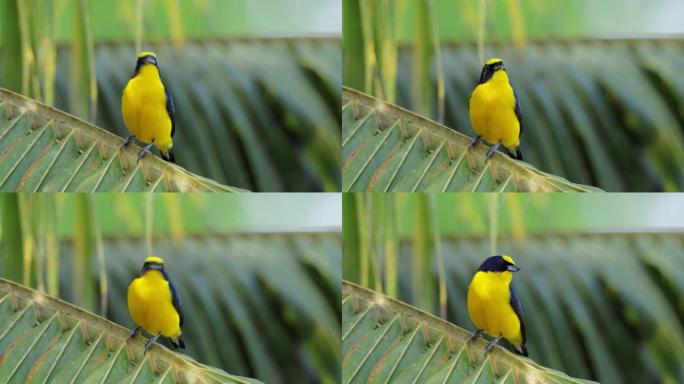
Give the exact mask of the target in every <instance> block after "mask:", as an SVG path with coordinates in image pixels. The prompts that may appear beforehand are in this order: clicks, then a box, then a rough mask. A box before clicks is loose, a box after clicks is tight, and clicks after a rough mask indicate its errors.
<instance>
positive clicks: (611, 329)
mask: <svg viewBox="0 0 684 384" xmlns="http://www.w3.org/2000/svg"><path fill="white" fill-rule="evenodd" d="M421 246H422V245H421V244H419V243H416V242H413V241H403V242H401V245H400V249H399V255H400V257H399V259H398V260H397V261H396V267H397V268H398V271H397V275H398V276H400V277H401V281H400V284H399V292H398V294H397V298H398V299H400V300H404V301H407V302H409V303H416V304H417V303H418V298H422V297H423V296H421V292H420V291H419V289H425V288H424V286H423V285H421V286H414V285H413V284H411V283H410V282H411V281H414V280H416V279H419V281H421V282H427V283H426V285H427V286H431V288H432V290H435V291H436V289H437V286H438V281H439V275H438V272H437V271H438V267H437V261H436V260H433V261H432V262H431V263H430V265H429V266H428V269H427V273H424V274H420V275H419V276H418V275H416V274H415V272H414V271H415V270H416V268H415V267H414V265H415V260H414V257H413V255H414V254H415V253H416V252H418V249H419V247H421ZM497 249H498V250H499V252H497V253H502V254H509V255H511V256H513V257H514V258H515V260H516V263H517V264H518V265H519V266H520V267H521V271H520V272H517V273H516V275H515V278H514V279H513V285H514V287H515V289H516V292H517V294H518V296H519V298H520V300H521V302H522V306H523V310H524V313H525V323H526V328H527V348H528V351H529V353H530V358H532V359H534V360H535V361H538V362H539V363H540V364H543V365H545V366H549V367H554V368H555V369H559V370H563V371H564V372H567V373H568V374H571V375H573V376H578V377H591V378H595V379H596V380H599V381H601V382H606V383H612V382H626V381H629V382H649V381H662V382H680V381H682V380H683V379H684V371H682V367H683V366H684V355H682V353H681V351H683V350H684V328H683V327H682V325H681V321H680V319H681V318H682V314H683V313H684V307H683V306H682V303H681V302H680V301H679V300H677V299H676V298H678V297H682V295H684V284H683V283H682V279H681V277H680V276H679V272H680V271H681V270H682V268H684V259H683V258H682V255H683V254H684V237H683V236H682V235H681V234H679V233H667V232H665V233H641V234H639V233H637V234H630V233H614V234H610V233H609V234H604V233H587V234H582V233H580V234H565V235H557V234H537V235H532V236H527V237H525V238H524V240H523V239H514V238H511V237H503V238H500V239H499V240H498V243H497ZM440 251H441V254H442V255H443V259H444V267H443V268H444V280H445V281H444V283H445V284H446V287H447V292H448V300H447V303H448V307H447V311H446V312H447V317H446V318H447V319H448V321H450V322H452V323H454V324H459V325H462V326H466V327H467V328H470V329H472V325H471V324H472V323H471V320H470V318H469V315H468V312H467V310H466V307H465V298H466V293H467V287H468V284H469V283H470V280H471V278H472V275H473V273H474V271H476V270H477V268H478V266H479V264H480V263H481V262H482V260H483V259H484V258H485V257H487V256H490V255H491V254H492V253H491V241H490V239H489V238H488V237H486V236H485V237H480V236H454V237H448V238H446V239H444V240H443V241H442V242H441V244H440ZM345 257H346V256H345ZM378 263H379V261H378ZM635 282H638V284H635ZM421 305H422V306H423V308H424V309H427V310H428V311H429V312H432V313H438V311H439V302H438V298H437V297H436V295H433V297H431V298H430V299H429V300H428V301H427V302H425V301H422V302H421Z"/></svg>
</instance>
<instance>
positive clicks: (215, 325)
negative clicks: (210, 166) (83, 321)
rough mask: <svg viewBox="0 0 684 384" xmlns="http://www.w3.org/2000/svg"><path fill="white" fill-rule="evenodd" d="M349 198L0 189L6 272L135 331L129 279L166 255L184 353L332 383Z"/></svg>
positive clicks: (279, 377)
mask: <svg viewBox="0 0 684 384" xmlns="http://www.w3.org/2000/svg"><path fill="white" fill-rule="evenodd" d="M340 199H341V197H340V195H338V194H316V195H311V194H287V195H286V194H250V195H246V194H245V195H242V194H240V195H233V194H230V195H229V194H221V195H210V194H190V193H185V194H76V193H71V194H2V195H0V218H1V220H0V276H2V277H5V278H8V279H10V280H13V281H16V282H19V283H22V284H24V285H27V286H30V287H33V288H36V289H38V290H41V291H44V292H47V293H49V294H50V295H54V296H57V297H60V298H62V299H64V300H66V301H69V302H71V303H74V304H76V305H78V306H80V307H82V308H85V309H87V310H90V311H92V312H94V313H97V314H100V315H103V316H105V317H107V318H109V319H110V320H112V321H114V322H116V323H118V324H121V325H123V326H125V327H127V328H131V329H132V327H133V322H132V320H131V319H130V316H129V314H128V308H127V304H126V290H127V287H128V284H129V283H130V281H131V279H132V278H133V276H134V275H135V274H137V273H138V272H139V271H140V268H141V266H142V262H143V260H144V258H145V257H146V256H147V255H150V254H153V255H159V256H162V257H164V258H165V260H166V268H167V272H168V274H169V276H170V278H171V279H172V281H173V282H174V285H175V286H176V288H177V290H178V291H179V294H180V296H181V300H182V303H183V308H184V312H185V326H184V329H183V333H184V339H185V343H186V345H187V349H185V350H179V352H181V353H184V354H187V355H189V356H191V357H192V358H194V359H196V360H197V361H199V362H201V363H204V364H209V365H211V366H215V367H218V368H222V369H224V370H225V371H227V372H229V373H231V374H237V375H241V376H248V377H254V378H257V379H259V380H261V381H263V382H267V383H301V382H321V383H334V382H338V379H339V375H340V368H339V348H340V316H341V314H340V295H341V291H340V290H341V287H340V280H341V271H340V263H341V255H342V245H341V238H340V231H341V208H340V207H341V201H340ZM163 343H167V341H163ZM166 345H167V346H168V344H166Z"/></svg>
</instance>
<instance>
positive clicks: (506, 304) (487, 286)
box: [468, 255, 527, 356]
mask: <svg viewBox="0 0 684 384" xmlns="http://www.w3.org/2000/svg"><path fill="white" fill-rule="evenodd" d="M519 270H520V267H518V266H516V265H515V262H514V261H513V259H512V258H511V257H510V256H506V255H503V256H492V257H489V258H487V259H486V260H485V261H484V262H483V263H482V265H480V268H479V269H478V270H477V272H475V276H473V280H472V281H471V282H470V286H469V287H468V314H469V315H470V319H471V320H472V321H473V324H475V327H477V330H476V331H475V332H473V335H472V336H471V337H470V340H469V341H468V342H470V341H472V340H473V339H475V338H476V337H477V336H479V335H481V334H482V332H484V333H486V334H488V335H489V336H492V337H494V340H492V341H490V342H489V344H487V348H486V349H485V354H487V353H489V352H490V351H491V350H492V348H493V347H494V346H495V345H496V344H497V343H498V342H499V341H500V340H501V338H505V339H506V340H508V341H510V342H511V344H513V347H514V349H515V352H516V353H518V354H519V355H523V356H527V347H525V321H524V320H523V313H522V306H521V305H520V300H518V297H517V296H516V294H515V290H514V289H513V286H512V285H511V280H512V279H513V272H517V271H519Z"/></svg>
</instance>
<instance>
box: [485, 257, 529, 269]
mask: <svg viewBox="0 0 684 384" xmlns="http://www.w3.org/2000/svg"><path fill="white" fill-rule="evenodd" d="M519 270H520V267H518V266H517V265H515V262H514V261H513V259H512V258H511V257H510V256H506V255H497V256H492V257H488V258H487V260H485V261H484V262H483V263H482V264H481V265H480V268H479V269H478V271H480V272H507V271H508V272H517V271H519Z"/></svg>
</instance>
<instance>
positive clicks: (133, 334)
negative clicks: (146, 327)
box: [126, 327, 140, 341]
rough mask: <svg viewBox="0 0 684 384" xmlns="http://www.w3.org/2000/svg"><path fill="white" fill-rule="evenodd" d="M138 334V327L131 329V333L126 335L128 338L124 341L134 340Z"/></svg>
mask: <svg viewBox="0 0 684 384" xmlns="http://www.w3.org/2000/svg"><path fill="white" fill-rule="evenodd" d="M139 333H140V327H135V328H133V331H131V333H130V334H129V335H128V338H127V339H126V341H129V340H131V339H133V338H135V337H136V336H138V334H139Z"/></svg>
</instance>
